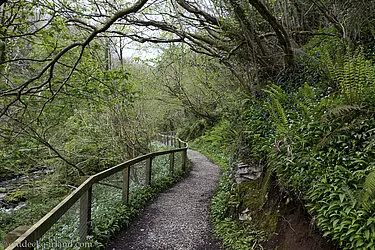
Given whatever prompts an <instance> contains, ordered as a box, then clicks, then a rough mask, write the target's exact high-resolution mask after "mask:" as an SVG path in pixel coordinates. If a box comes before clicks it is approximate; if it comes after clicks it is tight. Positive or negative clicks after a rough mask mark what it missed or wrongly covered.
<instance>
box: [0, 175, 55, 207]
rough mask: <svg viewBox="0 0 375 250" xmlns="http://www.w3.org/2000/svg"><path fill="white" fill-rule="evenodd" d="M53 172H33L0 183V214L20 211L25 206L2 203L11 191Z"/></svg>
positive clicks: (22, 204)
mask: <svg viewBox="0 0 375 250" xmlns="http://www.w3.org/2000/svg"><path fill="white" fill-rule="evenodd" d="M54 172H55V170H49V169H45V170H35V171H32V172H30V173H29V174H28V175H20V176H17V177H13V178H10V179H7V180H2V181H0V212H1V211H3V212H7V213H11V212H12V211H14V210H18V209H21V208H23V207H25V206H26V204H24V203H20V204H14V203H9V202H6V201H4V198H5V197H6V196H7V195H8V193H9V192H10V191H13V190H15V189H17V188H21V187H22V186H23V185H24V184H26V183H28V182H30V181H35V180H40V179H42V178H44V177H45V176H46V175H47V174H51V173H54Z"/></svg>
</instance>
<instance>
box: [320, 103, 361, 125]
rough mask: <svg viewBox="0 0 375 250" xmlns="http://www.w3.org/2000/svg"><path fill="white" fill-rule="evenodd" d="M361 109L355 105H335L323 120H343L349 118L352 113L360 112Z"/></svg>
mask: <svg viewBox="0 0 375 250" xmlns="http://www.w3.org/2000/svg"><path fill="white" fill-rule="evenodd" d="M360 110H361V107H360V106H359V105H357V104H353V105H349V104H343V105H335V106H333V107H332V108H331V109H329V110H328V111H327V113H325V114H324V116H323V120H324V121H330V120H332V119H337V118H341V119H342V118H344V117H347V116H350V115H351V114H352V112H353V111H360Z"/></svg>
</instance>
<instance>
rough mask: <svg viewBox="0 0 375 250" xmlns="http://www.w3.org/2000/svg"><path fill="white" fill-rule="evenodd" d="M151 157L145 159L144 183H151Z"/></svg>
mask: <svg viewBox="0 0 375 250" xmlns="http://www.w3.org/2000/svg"><path fill="white" fill-rule="evenodd" d="M151 171H152V157H150V158H147V160H146V185H151Z"/></svg>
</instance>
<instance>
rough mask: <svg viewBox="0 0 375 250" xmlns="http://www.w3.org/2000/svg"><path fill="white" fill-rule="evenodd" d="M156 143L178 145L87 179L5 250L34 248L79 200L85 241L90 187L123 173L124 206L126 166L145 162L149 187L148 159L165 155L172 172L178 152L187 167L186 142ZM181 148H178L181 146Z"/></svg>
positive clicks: (171, 138)
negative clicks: (167, 156)
mask: <svg viewBox="0 0 375 250" xmlns="http://www.w3.org/2000/svg"><path fill="white" fill-rule="evenodd" d="M158 140H160V141H161V142H162V143H164V144H165V145H168V146H176V145H177V146H179V148H177V149H172V150H166V151H160V152H153V153H149V154H146V155H142V156H139V157H137V158H134V159H131V160H129V161H126V162H124V163H121V164H119V165H117V166H114V167H112V168H109V169H106V170H104V171H102V172H100V173H97V174H95V175H92V176H90V177H89V178H88V179H87V180H86V181H85V182H83V183H82V184H81V185H80V186H79V187H78V188H77V189H75V190H74V191H73V192H72V193H71V194H70V195H68V196H67V197H66V198H65V199H64V200H63V201H62V202H60V203H59V204H58V205H57V206H56V207H54V208H53V209H52V210H51V211H50V212H49V213H48V214H46V215H45V216H44V217H43V218H42V219H40V220H39V221H38V222H37V223H36V224H34V225H33V226H32V227H31V228H30V229H29V230H28V231H26V232H25V233H24V234H23V235H21V236H20V237H19V238H18V239H17V240H16V241H14V242H13V243H12V244H11V245H9V246H8V247H7V248H6V250H13V249H34V247H36V244H37V243H36V242H37V241H38V240H39V239H40V238H41V237H42V236H43V235H44V234H45V233H46V232H47V231H48V230H49V229H50V228H51V227H52V226H53V225H54V224H55V223H56V222H57V221H58V220H59V219H60V218H61V217H62V216H63V215H64V214H65V213H66V212H67V211H68V210H69V209H70V208H71V207H72V206H73V205H74V204H75V203H76V202H77V201H78V200H80V228H79V231H80V239H81V242H85V241H86V238H87V236H88V235H89V234H90V230H91V224H92V220H91V205H92V186H93V185H94V184H98V183H99V182H100V181H102V180H103V179H105V178H107V177H109V176H111V175H113V174H116V173H118V172H121V171H122V172H123V186H122V201H123V203H124V204H128V202H129V184H130V167H131V166H133V165H135V164H137V163H139V162H142V161H146V185H151V169H152V160H153V159H154V158H155V157H157V156H162V155H169V163H170V173H171V174H173V172H174V155H175V153H177V152H181V153H182V170H183V171H186V167H187V149H188V145H187V143H185V142H183V141H181V140H180V139H178V138H176V137H174V136H169V135H159V136H158ZM181 146H182V147H181Z"/></svg>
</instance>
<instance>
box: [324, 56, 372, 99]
mask: <svg viewBox="0 0 375 250" xmlns="http://www.w3.org/2000/svg"><path fill="white" fill-rule="evenodd" d="M327 64H328V70H329V72H330V75H331V77H332V78H333V80H335V81H336V82H337V84H338V87H339V90H340V92H341V93H342V94H343V95H344V96H345V99H346V102H347V104H350V103H358V102H360V101H361V100H362V95H363V93H364V92H363V91H364V88H365V87H366V86H372V87H373V85H374V82H375V70H374V67H373V66H372V62H371V61H370V60H366V58H365V56H364V53H363V51H362V49H358V50H357V51H355V52H354V55H350V56H347V59H346V60H345V61H344V62H342V63H336V64H334V63H333V62H332V61H328V63H327Z"/></svg>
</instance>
